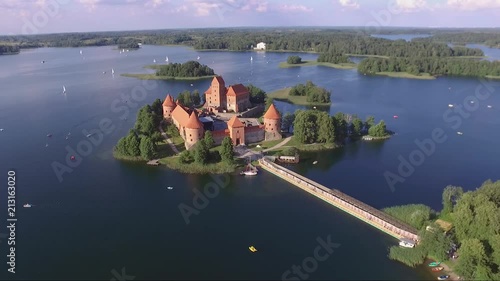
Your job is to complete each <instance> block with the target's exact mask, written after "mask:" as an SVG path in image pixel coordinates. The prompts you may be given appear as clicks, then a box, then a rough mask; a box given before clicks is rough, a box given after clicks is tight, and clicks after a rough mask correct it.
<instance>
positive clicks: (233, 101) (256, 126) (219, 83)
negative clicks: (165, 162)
mask: <svg viewBox="0 0 500 281" xmlns="http://www.w3.org/2000/svg"><path fill="white" fill-rule="evenodd" d="M205 97H206V99H205V103H204V104H203V106H202V107H201V108H199V109H198V108H188V107H185V106H183V105H181V104H180V103H179V102H174V99H173V97H172V96H171V95H170V94H168V95H167V97H166V98H165V100H164V102H163V118H164V120H165V121H168V122H171V123H172V124H174V125H175V127H176V128H177V129H178V130H179V134H180V135H181V137H182V138H183V139H184V144H185V147H186V149H187V150H189V149H191V148H192V147H193V146H194V145H195V144H196V143H197V142H198V141H199V140H200V139H202V138H203V136H204V133H205V132H206V131H211V132H212V135H213V139H214V141H215V144H216V145H219V144H221V143H222V140H223V139H224V138H225V137H229V138H231V141H232V142H233V145H234V146H237V145H245V144H248V143H255V142H261V141H270V140H279V139H281V138H282V136H281V116H280V113H279V112H278V110H277V109H276V107H275V106H274V105H273V104H272V105H271V106H270V107H269V109H268V110H267V111H266V113H265V114H264V116H263V122H264V124H261V123H260V122H259V120H258V119H257V118H244V117H242V116H243V115H244V112H245V111H247V110H249V109H250V110H251V107H252V103H251V102H250V93H249V91H248V89H247V88H246V87H245V86H244V85H242V84H236V85H230V86H229V87H226V84H225V81H224V79H223V78H222V77H221V76H217V77H214V78H213V80H212V83H211V85H210V87H209V88H208V89H207V90H206V91H205Z"/></svg>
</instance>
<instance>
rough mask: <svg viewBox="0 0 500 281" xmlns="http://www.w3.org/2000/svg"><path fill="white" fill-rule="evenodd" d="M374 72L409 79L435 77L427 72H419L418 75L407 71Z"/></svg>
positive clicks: (431, 78) (429, 78)
mask: <svg viewBox="0 0 500 281" xmlns="http://www.w3.org/2000/svg"><path fill="white" fill-rule="evenodd" d="M375 74H376V75H384V76H389V77H394V78H409V79H422V80H433V79H436V77H435V76H432V75H430V74H429V73H421V74H419V75H413V74H410V73H407V72H377V73H375Z"/></svg>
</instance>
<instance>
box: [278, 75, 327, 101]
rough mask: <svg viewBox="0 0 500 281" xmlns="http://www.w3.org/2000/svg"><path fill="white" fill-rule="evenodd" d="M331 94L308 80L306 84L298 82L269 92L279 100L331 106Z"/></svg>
mask: <svg viewBox="0 0 500 281" xmlns="http://www.w3.org/2000/svg"><path fill="white" fill-rule="evenodd" d="M330 95H331V93H330V92H329V91H328V90H326V89H324V88H321V87H318V86H316V85H315V84H314V83H313V82H312V81H307V82H306V84H305V85H304V84H298V85H296V86H294V87H291V88H285V89H281V90H277V91H274V92H272V93H269V94H268V96H269V97H270V98H273V99H275V100H278V101H284V102H288V103H292V104H297V105H311V106H329V105H330V104H331V99H330Z"/></svg>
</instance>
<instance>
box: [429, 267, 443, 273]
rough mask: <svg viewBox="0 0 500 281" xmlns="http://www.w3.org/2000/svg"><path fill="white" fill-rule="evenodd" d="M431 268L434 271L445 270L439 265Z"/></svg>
mask: <svg viewBox="0 0 500 281" xmlns="http://www.w3.org/2000/svg"><path fill="white" fill-rule="evenodd" d="M431 270H432V271H434V272H438V271H441V270H443V267H442V266H437V267H433V268H432V269H431Z"/></svg>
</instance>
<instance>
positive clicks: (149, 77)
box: [121, 73, 215, 80]
mask: <svg viewBox="0 0 500 281" xmlns="http://www.w3.org/2000/svg"><path fill="white" fill-rule="evenodd" d="M121 76H124V77H133V78H138V79H142V80H203V79H210V78H213V77H214V76H215V75H209V76H200V77H173V76H156V74H154V73H153V74H132V73H123V74H121Z"/></svg>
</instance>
